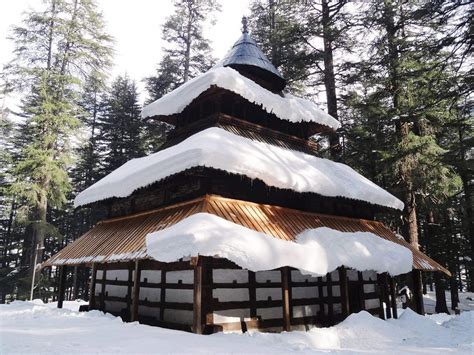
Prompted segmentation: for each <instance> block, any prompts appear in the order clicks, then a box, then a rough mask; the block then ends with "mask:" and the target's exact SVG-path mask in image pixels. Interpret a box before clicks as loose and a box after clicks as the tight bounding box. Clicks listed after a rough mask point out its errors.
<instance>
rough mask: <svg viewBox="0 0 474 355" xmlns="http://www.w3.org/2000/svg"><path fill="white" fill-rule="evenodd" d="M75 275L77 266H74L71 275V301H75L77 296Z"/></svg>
mask: <svg viewBox="0 0 474 355" xmlns="http://www.w3.org/2000/svg"><path fill="white" fill-rule="evenodd" d="M77 273H78V266H77V265H75V266H74V272H73V274H72V300H73V301H74V300H76V299H77V295H78V294H79V292H78V289H77Z"/></svg>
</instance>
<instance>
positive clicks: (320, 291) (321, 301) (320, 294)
mask: <svg viewBox="0 0 474 355" xmlns="http://www.w3.org/2000/svg"><path fill="white" fill-rule="evenodd" d="M318 301H319V303H318V304H319V312H320V317H319V318H320V319H319V320H320V321H322V320H324V318H326V315H325V314H324V298H323V278H322V277H321V276H319V277H318Z"/></svg>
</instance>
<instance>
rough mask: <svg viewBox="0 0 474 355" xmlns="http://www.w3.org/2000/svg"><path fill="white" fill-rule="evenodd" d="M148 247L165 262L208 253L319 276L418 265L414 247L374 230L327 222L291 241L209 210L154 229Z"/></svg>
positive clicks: (252, 266)
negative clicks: (343, 270) (337, 226)
mask: <svg viewBox="0 0 474 355" xmlns="http://www.w3.org/2000/svg"><path fill="white" fill-rule="evenodd" d="M224 236H225V237H224ZM146 246H147V254H148V256H151V257H152V258H154V259H156V260H158V261H162V262H173V261H177V260H179V259H181V258H183V257H193V256H198V255H203V256H213V257H222V258H226V259H229V260H231V261H233V262H235V263H236V264H237V265H239V266H240V267H242V268H244V269H247V270H250V271H264V270H272V269H276V268H279V267H283V266H290V267H294V268H296V269H299V270H300V271H302V272H304V273H308V274H311V275H313V276H324V275H326V274H327V273H329V272H331V271H334V270H336V269H337V268H338V267H340V266H345V267H349V268H352V269H355V270H359V271H365V270H374V271H376V272H377V273H383V272H388V273H389V274H390V275H392V276H394V275H400V274H405V273H407V272H410V271H411V270H412V265H413V254H412V252H411V251H410V250H409V249H408V248H405V247H404V246H402V245H399V244H396V243H393V242H391V241H388V240H385V239H383V238H380V237H379V236H377V235H375V234H373V233H370V232H341V231H338V230H335V229H331V228H327V227H321V228H316V229H307V230H305V231H304V232H303V233H301V234H299V235H298V236H297V238H296V240H295V241H287V240H281V239H277V238H274V237H272V236H269V235H266V234H264V233H261V232H256V231H254V230H251V229H249V228H246V227H243V226H241V225H238V224H235V223H232V222H230V221H228V220H225V219H223V218H220V217H217V216H215V215H212V214H208V213H197V214H194V215H192V216H190V217H187V218H185V219H183V220H182V221H180V222H178V223H176V224H175V225H173V226H171V227H168V228H166V229H163V230H160V231H157V232H154V233H150V234H148V236H147V237H146Z"/></svg>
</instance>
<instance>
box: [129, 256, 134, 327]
mask: <svg viewBox="0 0 474 355" xmlns="http://www.w3.org/2000/svg"><path fill="white" fill-rule="evenodd" d="M134 270H135V263H134V262H133V261H132V262H130V263H129V264H128V284H127V316H128V321H129V322H130V321H131V320H132V299H133V296H132V292H133V272H134Z"/></svg>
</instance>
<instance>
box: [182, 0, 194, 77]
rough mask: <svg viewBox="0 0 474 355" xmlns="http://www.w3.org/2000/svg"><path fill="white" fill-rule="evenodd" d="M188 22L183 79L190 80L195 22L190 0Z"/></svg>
mask: <svg viewBox="0 0 474 355" xmlns="http://www.w3.org/2000/svg"><path fill="white" fill-rule="evenodd" d="M188 16H189V17H188V23H187V28H186V54H185V56H184V73H183V81H184V82H187V81H188V80H189V63H190V62H191V44H192V35H191V30H192V22H193V10H192V4H191V3H190V2H188Z"/></svg>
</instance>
